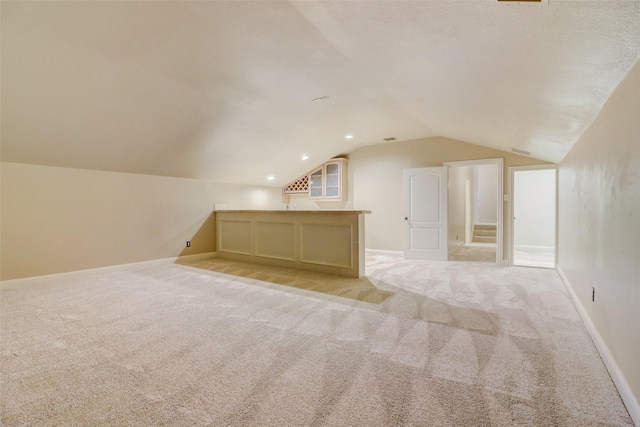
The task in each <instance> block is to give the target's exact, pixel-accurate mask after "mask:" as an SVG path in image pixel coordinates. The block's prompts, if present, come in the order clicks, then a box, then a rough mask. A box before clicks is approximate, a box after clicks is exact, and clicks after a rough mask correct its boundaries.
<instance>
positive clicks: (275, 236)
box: [214, 210, 371, 277]
mask: <svg viewBox="0 0 640 427" xmlns="http://www.w3.org/2000/svg"><path fill="white" fill-rule="evenodd" d="M214 213H215V217H216V246H217V256H218V257H220V258H227V259H234V260H241V261H249V262H255V263H260V264H267V265H275V266H279V267H288V268H296V269H299V270H307V271H319V272H322V273H330V274H337V275H340V276H348V277H362V276H364V215H365V214H368V213H371V212H370V211H359V210H349V211H338V210H215V211H214Z"/></svg>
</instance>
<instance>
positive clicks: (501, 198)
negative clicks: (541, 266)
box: [443, 158, 504, 265]
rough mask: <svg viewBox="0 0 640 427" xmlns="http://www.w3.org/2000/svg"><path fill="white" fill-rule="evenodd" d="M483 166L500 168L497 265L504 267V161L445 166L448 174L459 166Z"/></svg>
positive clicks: (449, 163)
mask: <svg viewBox="0 0 640 427" xmlns="http://www.w3.org/2000/svg"><path fill="white" fill-rule="evenodd" d="M483 165H497V166H498V185H497V187H496V192H497V195H498V197H497V200H498V202H497V203H498V206H497V210H498V223H497V224H496V225H497V227H496V264H497V265H502V254H503V243H504V242H503V239H504V238H503V234H504V233H503V226H504V196H503V194H504V193H503V192H504V159H502V158H494V159H477V160H462V161H459V162H445V163H443V166H445V167H446V168H447V174H448V173H449V168H450V167H458V166H483Z"/></svg>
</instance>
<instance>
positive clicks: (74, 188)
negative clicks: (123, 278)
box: [0, 162, 282, 280]
mask: <svg viewBox="0 0 640 427" xmlns="http://www.w3.org/2000/svg"><path fill="white" fill-rule="evenodd" d="M1 185H2V193H1V217H2V229H1V231H2V234H1V242H0V243H1V245H2V246H1V248H2V254H1V255H0V256H1V259H0V262H1V267H2V271H1V278H2V280H7V279H15V278H22V277H30V276H39V275H43V274H52V273H61V272H67V271H73V270H82V269H87V268H95V267H103V266H109V265H116V264H125V263H131V262H139V261H147V260H153V259H159V258H167V257H174V256H178V255H188V254H196V253H205V252H211V251H214V250H215V241H214V233H215V223H214V221H213V218H212V217H211V211H212V210H213V204H214V203H226V204H227V207H228V208H230V209H231V208H235V209H260V208H262V209H264V208H281V207H282V202H281V196H280V189H279V188H277V187H250V186H244V185H235V184H221V183H214V182H211V181H202V180H191V179H183V178H168V177H159V176H151V175H135V174H125V173H116V172H99V171H90V170H81V169H67V168H57V167H49V166H37V165H26V164H17V163H6V162H3V163H2V169H1ZM187 240H191V247H190V248H186V247H185V243H186V241H187Z"/></svg>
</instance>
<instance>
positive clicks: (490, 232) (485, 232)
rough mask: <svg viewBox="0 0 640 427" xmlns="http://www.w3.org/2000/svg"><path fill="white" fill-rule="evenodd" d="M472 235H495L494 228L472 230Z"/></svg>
mask: <svg viewBox="0 0 640 427" xmlns="http://www.w3.org/2000/svg"><path fill="white" fill-rule="evenodd" d="M473 235H474V236H493V237H495V236H496V230H473Z"/></svg>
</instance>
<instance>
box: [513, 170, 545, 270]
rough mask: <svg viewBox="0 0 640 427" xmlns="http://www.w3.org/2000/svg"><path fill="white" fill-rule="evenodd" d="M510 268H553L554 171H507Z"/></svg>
mask: <svg viewBox="0 0 640 427" xmlns="http://www.w3.org/2000/svg"><path fill="white" fill-rule="evenodd" d="M509 171H510V174H509V179H510V192H511V195H510V196H511V200H512V201H513V202H512V204H511V230H513V232H512V233H511V245H510V247H511V251H510V256H509V260H510V265H515V266H523V267H543V268H555V267H556V168H555V166H549V165H545V166H537V167H531V166H528V167H527V166H523V167H512V168H509Z"/></svg>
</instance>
